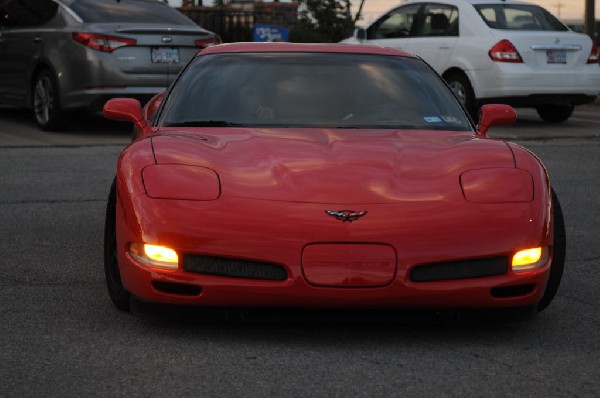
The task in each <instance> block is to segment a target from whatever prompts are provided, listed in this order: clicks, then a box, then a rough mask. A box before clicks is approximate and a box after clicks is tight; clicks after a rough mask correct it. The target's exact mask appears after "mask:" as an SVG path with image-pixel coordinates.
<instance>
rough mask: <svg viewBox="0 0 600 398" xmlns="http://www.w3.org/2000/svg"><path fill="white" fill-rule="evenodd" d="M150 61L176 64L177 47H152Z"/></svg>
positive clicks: (177, 56) (177, 58)
mask: <svg viewBox="0 0 600 398" xmlns="http://www.w3.org/2000/svg"><path fill="white" fill-rule="evenodd" d="M152 62H153V63H155V64H178V63H179V49H177V48H169V47H152Z"/></svg>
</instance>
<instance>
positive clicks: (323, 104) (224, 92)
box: [160, 53, 471, 131]
mask: <svg viewBox="0 0 600 398" xmlns="http://www.w3.org/2000/svg"><path fill="white" fill-rule="evenodd" d="M160 125H162V126H207V125H214V126H274V127H329V128H374V129H377V128H383V129H396V128H397V129H403V128H410V129H428V130H461V131H469V130H471V125H470V123H469V121H468V120H467V118H466V116H465V114H464V112H463V111H462V108H461V107H460V105H459V104H458V102H457V101H456V99H455V98H454V96H453V95H452V93H451V91H450V90H449V89H448V88H447V86H446V85H445V84H444V83H443V81H442V80H441V78H440V77H439V76H438V75H437V74H436V73H435V72H434V71H433V70H432V69H431V68H429V67H428V66H427V65H426V64H425V63H424V62H422V61H421V60H418V59H414V58H408V57H395V56H380V55H367V54H339V53H241V54H240V53H238V54H213V55H205V56H199V57H197V58H196V59H195V60H194V61H193V63H192V64H191V65H190V66H189V67H188V68H187V69H186V71H185V72H184V74H183V75H182V76H181V78H180V80H179V81H178V82H177V84H176V85H175V87H174V89H173V90H172V92H171V93H170V94H169V96H168V98H167V100H166V103H165V107H164V111H163V114H162V115H161V122H160Z"/></svg>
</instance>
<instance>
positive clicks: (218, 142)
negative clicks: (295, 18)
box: [104, 43, 565, 311]
mask: <svg viewBox="0 0 600 398" xmlns="http://www.w3.org/2000/svg"><path fill="white" fill-rule="evenodd" d="M104 113H105V116H106V117H108V118H112V119H118V120H129V121H131V122H133V123H134V125H135V131H136V132H137V138H136V139H135V140H134V141H133V142H132V143H131V144H130V145H129V146H128V147H127V148H126V149H125V150H124V151H123V153H122V154H121V156H120V158H119V163H118V168H117V176H116V179H115V183H114V184H113V187H112V189H111V192H110V196H109V200H108V207H107V216H106V229H105V271H106V280H107V286H108V291H109V294H110V297H111V299H112V301H113V302H114V304H115V305H116V306H117V307H118V308H120V309H122V310H127V309H128V308H129V303H130V298H131V297H132V296H135V297H137V298H139V299H142V300H146V301H151V302H161V303H173V304H185V305H197V306H207V307H238V308H239V307H302V308H435V309H445V308H447V309H464V308H500V307H502V308H515V309H522V308H527V309H532V308H535V309H537V310H538V311H540V310H542V309H544V308H546V307H547V306H548V304H549V303H550V302H551V300H552V299H553V297H554V296H555V294H556V291H557V289H558V286H559V283H560V279H561V276H562V271H563V264H564V255H565V230H564V222H563V217H562V213H561V210H560V205H559V202H558V199H557V197H556V195H555V194H554V192H553V190H552V189H551V186H550V183H549V179H548V175H547V172H546V170H545V168H544V166H543V165H542V163H541V162H540V160H539V159H538V158H537V157H536V156H535V155H533V154H532V153H531V152H529V151H527V150H526V149H523V148H522V147H520V146H518V145H515V144H512V143H506V142H503V141H499V140H496V139H491V138H488V137H487V136H486V131H487V130H488V129H489V128H490V127H492V126H494V125H500V124H509V123H512V122H514V121H515V119H516V114H515V111H514V110H513V109H512V108H510V107H508V106H505V105H486V106H484V107H483V108H482V109H481V114H480V121H479V124H478V125H477V126H474V125H473V124H472V122H471V121H470V120H469V119H468V117H467V116H466V114H465V111H464V110H463V109H462V108H461V106H460V105H459V103H458V101H457V100H456V99H455V98H454V96H453V95H452V93H451V91H450V90H449V89H448V87H447V86H446V85H445V83H444V82H443V80H442V79H441V78H440V77H439V76H438V75H437V74H436V73H435V72H434V71H433V70H432V69H431V68H430V67H429V66H428V65H426V64H425V63H424V62H423V61H421V60H420V59H418V58H416V57H414V56H412V55H410V54H406V53H402V52H399V51H395V50H392V49H386V48H379V47H369V46H353V45H306V44H283V43H281V44H279V43H277V44H273V43H266V44H231V45H221V46H216V47H212V48H209V49H206V50H204V51H202V52H200V53H199V54H198V55H197V56H196V57H195V58H194V59H193V60H192V61H191V62H190V63H189V64H188V65H187V67H186V68H185V69H184V71H183V72H182V73H181V74H180V75H179V77H178V79H177V81H176V82H175V84H174V85H173V86H172V87H171V88H170V89H169V91H168V92H167V93H166V94H164V95H159V96H157V97H155V98H154V99H153V100H151V101H150V102H149V103H148V104H147V105H146V106H145V107H144V108H143V109H142V108H141V107H140V104H139V102H137V101H136V100H132V99H113V100H111V101H109V102H107V103H106V105H105V107H104Z"/></svg>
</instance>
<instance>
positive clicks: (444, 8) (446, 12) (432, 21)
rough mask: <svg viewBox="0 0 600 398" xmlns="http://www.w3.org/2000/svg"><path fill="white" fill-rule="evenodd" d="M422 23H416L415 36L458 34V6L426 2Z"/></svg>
mask: <svg viewBox="0 0 600 398" xmlns="http://www.w3.org/2000/svg"><path fill="white" fill-rule="evenodd" d="M422 20H423V23H421V24H418V28H417V31H416V36H458V8H456V7H453V6H449V5H444V4H427V5H426V6H425V8H424V9H423V16H422Z"/></svg>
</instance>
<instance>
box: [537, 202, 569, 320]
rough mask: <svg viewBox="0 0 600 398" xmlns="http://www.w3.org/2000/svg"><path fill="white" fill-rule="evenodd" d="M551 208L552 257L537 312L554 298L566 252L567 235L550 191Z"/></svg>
mask: <svg viewBox="0 0 600 398" xmlns="http://www.w3.org/2000/svg"><path fill="white" fill-rule="evenodd" d="M552 208H553V209H554V248H553V249H554V257H553V259H552V267H551V268H550V277H549V279H548V284H547V285H546V291H545V292H544V296H542V299H541V300H540V302H539V303H538V312H541V311H543V310H545V309H546V308H547V307H548V305H550V303H551V302H552V300H553V299H554V296H556V292H557V291H558V286H559V285H560V280H561V279H562V274H563V270H564V267H565V254H566V251H567V235H566V231H565V220H564V217H563V212H562V208H561V207H560V202H559V201H558V196H557V195H556V192H554V190H552Z"/></svg>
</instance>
